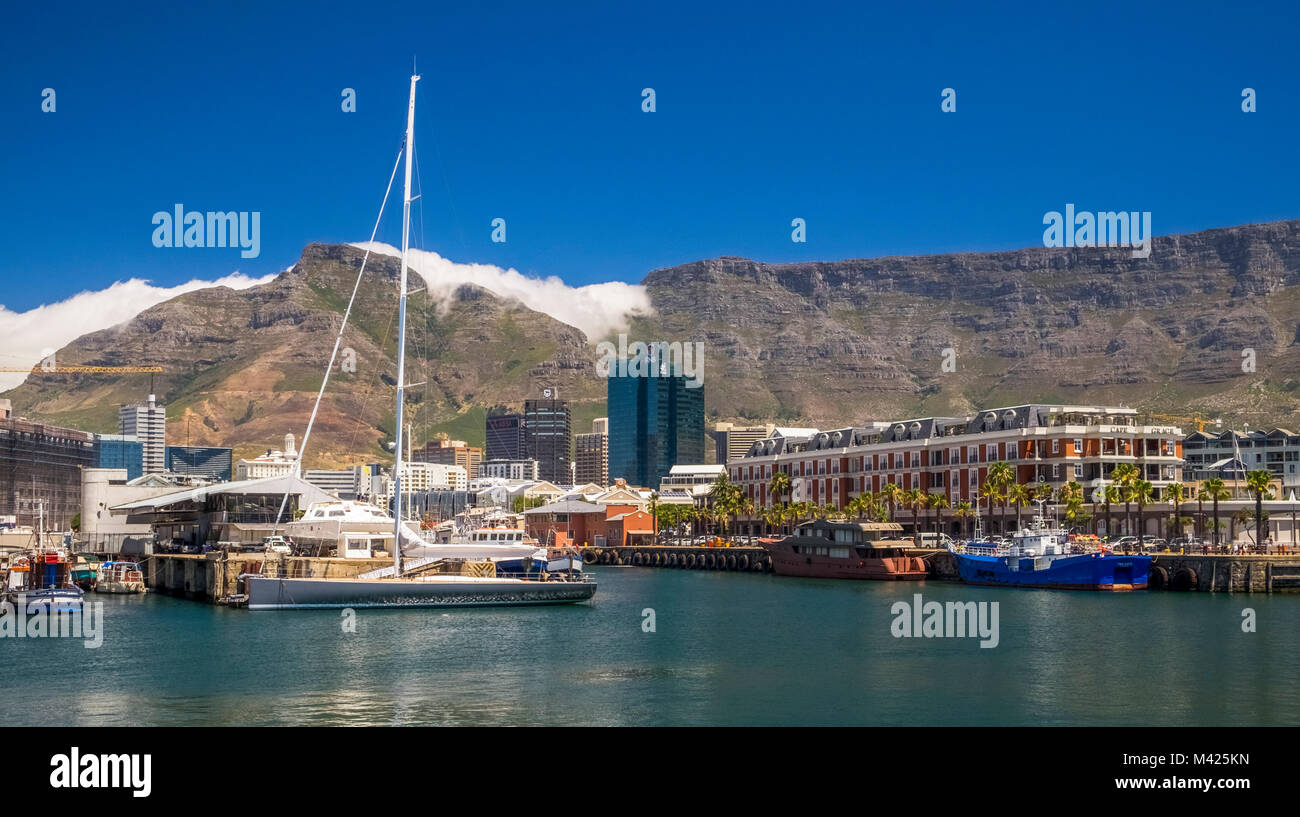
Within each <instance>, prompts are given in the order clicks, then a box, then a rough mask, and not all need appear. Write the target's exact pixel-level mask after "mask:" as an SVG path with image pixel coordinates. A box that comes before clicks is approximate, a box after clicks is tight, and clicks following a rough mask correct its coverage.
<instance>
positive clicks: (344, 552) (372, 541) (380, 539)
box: [338, 531, 393, 559]
mask: <svg viewBox="0 0 1300 817" xmlns="http://www.w3.org/2000/svg"><path fill="white" fill-rule="evenodd" d="M391 541H393V534H391V533H372V532H369V531H343V532H342V533H340V534H339V548H338V550H339V554H338V555H339V556H341V557H343V558H344V559H373V558H375V551H379V550H382V551H384V552H385V553H391V552H392V550H391V549H390V548H389V547H388V543H389V542H391Z"/></svg>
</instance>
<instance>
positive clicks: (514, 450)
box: [483, 413, 524, 460]
mask: <svg viewBox="0 0 1300 817" xmlns="http://www.w3.org/2000/svg"><path fill="white" fill-rule="evenodd" d="M486 432H487V433H486V445H485V446H484V449H485V450H484V451H483V459H485V460H519V459H523V458H524V416H523V415H522V414H513V413H504V414H489V415H488V417H487V422H486Z"/></svg>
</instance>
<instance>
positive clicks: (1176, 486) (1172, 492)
mask: <svg viewBox="0 0 1300 817" xmlns="http://www.w3.org/2000/svg"><path fill="white" fill-rule="evenodd" d="M1186 491H1187V487H1186V486H1185V485H1183V484H1182V483H1181V482H1171V483H1169V485H1167V486H1166V487H1165V501H1166V502H1171V503H1173V506H1174V524H1175V526H1177V525H1178V509H1179V508H1181V507H1182V505H1183V502H1185V501H1186V499H1187V497H1186V496H1185V494H1186ZM1174 530H1177V532H1178V533H1179V534H1182V529H1181V528H1178V527H1175V528H1174V529H1173V530H1170V529H1168V528H1166V530H1165V539H1167V540H1169V541H1173V539H1174V538H1175V537H1174V536H1171V535H1170V534H1171V533H1173V532H1174Z"/></svg>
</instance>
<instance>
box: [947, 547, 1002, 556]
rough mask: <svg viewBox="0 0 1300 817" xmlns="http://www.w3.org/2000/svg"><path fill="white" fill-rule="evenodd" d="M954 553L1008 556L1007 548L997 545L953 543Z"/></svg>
mask: <svg viewBox="0 0 1300 817" xmlns="http://www.w3.org/2000/svg"><path fill="white" fill-rule="evenodd" d="M952 550H953V552H954V553H960V554H961V555H963V556H1006V555H1007V548H1005V547H998V546H996V545H953V547H952Z"/></svg>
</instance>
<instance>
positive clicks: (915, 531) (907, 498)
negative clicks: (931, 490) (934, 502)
mask: <svg viewBox="0 0 1300 817" xmlns="http://www.w3.org/2000/svg"><path fill="white" fill-rule="evenodd" d="M929 501H930V495H929V494H927V493H926V492H925V491H922V490H921V489H920V488H913V489H911V490H910V491H907V492H906V493H905V494H904V495H903V504H905V505H907V506H908V507H909V508H911V509H912V535H913V536H914V537H916V540H917V541H920V538H921V523H920V519H919V515H920V512H921V511H923V510H925V506H926V505H927V504H928V503H929Z"/></svg>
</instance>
